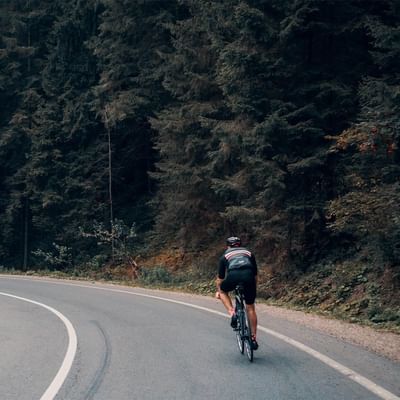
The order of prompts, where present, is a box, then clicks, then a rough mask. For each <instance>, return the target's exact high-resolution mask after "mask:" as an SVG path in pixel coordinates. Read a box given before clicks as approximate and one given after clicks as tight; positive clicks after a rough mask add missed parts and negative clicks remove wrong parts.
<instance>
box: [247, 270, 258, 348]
mask: <svg viewBox="0 0 400 400" xmlns="http://www.w3.org/2000/svg"><path fill="white" fill-rule="evenodd" d="M245 279H246V280H245V283H244V297H245V301H246V310H247V315H248V317H249V322H250V329H251V333H252V336H253V339H254V341H255V340H256V337H257V313H256V307H255V299H256V281H255V278H254V275H253V273H252V272H251V271H246V276H245Z"/></svg>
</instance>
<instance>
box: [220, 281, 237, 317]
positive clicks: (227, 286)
mask: <svg viewBox="0 0 400 400" xmlns="http://www.w3.org/2000/svg"><path fill="white" fill-rule="evenodd" d="M234 288H235V283H234V281H233V280H232V276H230V275H229V274H228V276H227V277H226V278H225V280H224V281H223V282H222V283H221V291H220V298H221V301H222V304H223V305H224V306H225V308H226V310H227V311H228V313H229V315H230V316H231V317H232V315H234V314H235V309H234V308H233V305H232V299H231V297H230V296H229V292H230V291H231V290H233V289H234Z"/></svg>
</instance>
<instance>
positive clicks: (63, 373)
mask: <svg viewBox="0 0 400 400" xmlns="http://www.w3.org/2000/svg"><path fill="white" fill-rule="evenodd" d="M0 295H2V296H7V297H12V298H14V299H18V300H23V301H26V302H28V303H32V304H35V305H38V306H40V307H43V308H45V309H46V310H49V311H51V312H52V313H53V314H55V315H56V316H57V317H58V318H60V319H61V321H62V322H63V323H64V325H65V327H66V328H67V332H68V340H69V343H68V349H67V352H66V353H65V357H64V361H63V362H62V364H61V367H60V369H59V370H58V372H57V375H56V376H55V378H54V379H53V381H52V382H51V384H50V386H49V387H48V388H47V390H46V391H45V393H44V394H43V396H42V397H41V398H40V400H53V399H54V397H55V396H56V395H57V393H58V391H59V390H60V388H61V386H62V384H63V383H64V381H65V379H66V378H67V375H68V373H69V371H70V369H71V366H72V363H73V361H74V358H75V354H76V349H77V345H78V340H77V337H76V332H75V329H74V327H73V326H72V324H71V322H70V321H69V320H68V318H66V317H65V316H64V315H63V314H61V313H60V312H59V311H57V310H55V309H54V308H52V307H49V306H47V305H46V304H43V303H39V302H37V301H34V300H30V299H26V298H25V297H19V296H14V295H13V294H9V293H3V292H0Z"/></svg>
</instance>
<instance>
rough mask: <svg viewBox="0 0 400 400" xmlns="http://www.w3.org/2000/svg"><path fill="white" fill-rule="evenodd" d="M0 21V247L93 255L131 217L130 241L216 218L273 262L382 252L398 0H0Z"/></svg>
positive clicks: (174, 243)
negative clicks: (98, 243)
mask: <svg viewBox="0 0 400 400" xmlns="http://www.w3.org/2000/svg"><path fill="white" fill-rule="evenodd" d="M0 20H1V24H0V102H1V107H0V117H1V118H0V220H1V225H0V265H5V266H13V267H20V268H28V267H35V266H39V265H40V262H41V260H42V261H43V257H42V259H40V256H43V255H44V254H53V259H51V260H53V265H55V266H56V267H57V268H68V267H72V266H74V267H75V268H79V267H80V266H81V265H84V264H85V263H86V264H87V263H90V262H93V260H94V259H96V260H99V258H98V257H99V254H100V255H101V257H102V258H101V260H102V261H101V262H104V263H106V262H109V261H111V259H112V260H114V251H116V249H115V248H114V247H110V246H108V245H103V244H104V243H109V242H110V243H111V244H112V246H114V245H115V246H117V244H116V243H117V242H118V240H121V235H123V232H128V231H125V230H124V229H125V228H126V227H130V226H132V224H135V229H136V233H140V235H138V236H136V237H137V240H136V245H137V247H136V249H134V248H130V251H132V252H137V251H139V250H138V249H144V248H146V249H152V250H153V251H156V252H157V251H162V249H163V248H171V247H176V248H181V249H183V251H184V252H185V251H186V252H193V254H200V253H202V252H204V250H206V249H215V248H216V243H217V242H218V243H223V238H224V237H225V236H227V235H232V234H234V235H240V236H242V237H243V239H244V240H245V241H246V242H250V243H252V247H253V248H254V249H256V250H257V253H258V254H259V258H260V259H261V260H264V261H265V262H268V263H269V264H271V265H273V266H274V267H275V268H277V269H278V270H280V271H285V272H287V273H292V272H295V273H297V274H299V273H300V274H301V273H304V272H305V271H306V270H307V269H309V268H310V266H312V265H313V263H316V262H319V261H321V260H324V259H328V258H331V259H332V258H333V259H339V258H346V257H349V255H350V254H352V256H354V254H356V253H357V254H361V253H362V252H363V251H366V249H367V250H368V251H369V252H370V253H371V254H374V256H375V259H376V260H377V259H379V260H381V261H382V263H388V264H389V265H391V266H392V267H396V266H398V265H399V263H400V250H399V248H398V243H399V238H400V220H399V217H398V216H399V209H398V208H399V204H400V198H399V197H400V192H399V176H400V170H399V160H400V156H399V150H398V149H399V145H400V143H399V141H400V137H399V127H400V121H399V115H400V113H399V112H400V100H399V99H400V97H399V88H400V75H399V70H400V69H399V57H400V40H399V39H400V33H399V28H398V27H399V23H400V9H399V3H398V1H396V0H380V1H377V0H365V1H359V0H350V1H339V0H326V1H318V0H296V1H292V0H290V1H289V0H287V1H286V0H273V1H265V0H220V1H206V0H169V1H163V0H153V1H144V0H134V1H132V0H100V1H99V0H89V1H80V0H68V1H61V0H55V1H50V0H49V1H46V0H18V1H17V0H11V1H7V2H6V1H2V2H0ZM122 227H125V228H124V229H122ZM93 229H94V231H93ZM96 229H97V231H96ZM85 232H86V233H85ZM88 232H92V233H90V234H89V233H88ZM93 232H97V233H93ZM101 232H103V233H107V232H108V235H109V236H107V235H105V236H104V235H103V237H102V240H100V242H101V243H102V245H101V246H100V245H99V246H97V244H96V240H95V238H97V239H98V238H99V237H100V233H101ZM129 232H131V231H129ZM96 235H97V236H96ZM118 235H119V236H118ZM111 237H112V239H110V238H111ZM114 241H116V242H115V243H114ZM98 242H99V240H98ZM124 243H125V242H124ZM124 245H125V244H124ZM110 249H112V250H110ZM124 249H125V247H124ZM57 257H58V258H57ZM96 257H97V258H96ZM48 259H49V258H48ZM54 260H56V261H54ZM57 260H58V261H57ZM96 262H97V261H96ZM50 264H51V263H50Z"/></svg>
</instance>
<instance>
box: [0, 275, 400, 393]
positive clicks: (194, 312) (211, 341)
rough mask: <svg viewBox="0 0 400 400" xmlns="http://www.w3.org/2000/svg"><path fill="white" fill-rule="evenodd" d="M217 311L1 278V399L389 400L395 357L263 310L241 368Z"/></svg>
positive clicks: (170, 297) (180, 299) (156, 297)
mask: <svg viewBox="0 0 400 400" xmlns="http://www.w3.org/2000/svg"><path fill="white" fill-rule="evenodd" d="M188 303H190V304H191V305H194V306H195V307H197V308H193V306H190V304H188ZM212 311H214V312H212ZM57 313H58V314H57ZM223 314H224V310H223V308H222V305H221V304H220V303H219V302H218V301H217V300H215V299H212V298H204V297H200V296H192V295H184V294H179V293H168V292H159V291H146V290H144V289H139V288H127V287H126V288H125V287H119V286H112V285H100V284H93V283H82V282H80V283H79V282H64V281H55V280H39V279H29V278H18V277H9V276H0V355H1V356H0V399H1V400H35V399H42V400H50V399H52V398H55V399H66V400H87V399H94V400H125V399H127V400H128V399H129V400H132V399H138V400H147V399H149V400H157V399H163V400H172V399H179V400H186V399H187V400H189V399H190V400H192V399H193V400H195V399H202V400H203V399H221V400H225V399H230V400H231V399H246V400H247V399H249V400H250V399H257V400H259V399H271V400H280V399H282V400H290V399H293V400H294V399H296V400H301V399H304V400H321V399H323V400H333V399H335V400H338V399H340V400H356V399H357V400H359V399H363V400H369V399H371V400H372V399H385V400H396V399H400V384H399V378H400V364H399V363H394V362H391V361H389V360H387V359H385V358H383V357H380V356H377V355H375V354H372V353H369V352H367V351H365V350H363V349H361V348H359V347H356V346H352V345H350V344H347V343H344V342H341V341H340V340H337V339H335V338H332V337H329V336H326V335H323V334H321V333H318V332H313V331H312V330H309V329H307V328H304V327H303V326H299V325H296V324H294V323H290V322H288V321H285V320H280V319H279V318H271V317H270V316H267V315H262V314H261V315H259V325H260V326H261V327H264V328H265V329H264V330H260V332H259V335H258V336H259V344H260V348H259V350H257V351H256V352H255V359H254V362H253V363H249V362H248V361H247V359H246V358H245V356H243V355H241V354H240V353H239V352H238V350H237V347H236V343H235V337H234V334H233V332H232V330H231V329H230V327H229V321H228V319H227V318H226V317H225V316H224V315H223ZM68 324H70V325H68ZM268 330H271V331H268ZM267 332H268V333H267ZM74 334H75V335H76V339H77V345H76V343H75V342H74V338H73V335H74ZM277 335H283V336H281V337H277ZM291 340H294V341H295V342H290V341H291ZM301 346H304V348H302V347H301ZM308 349H311V352H308ZM320 356H322V361H321V357H320ZM318 357H320V359H318ZM324 357H329V358H328V359H327V360H325V359H324ZM331 361H332V362H333V361H334V362H336V363H337V364H333V363H331ZM349 371H350V372H349Z"/></svg>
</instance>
